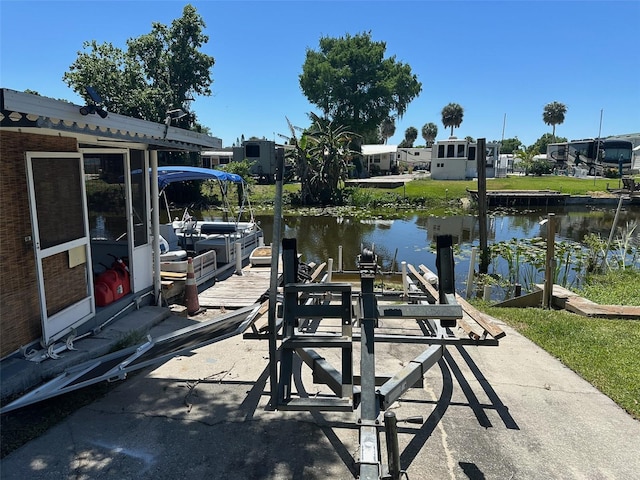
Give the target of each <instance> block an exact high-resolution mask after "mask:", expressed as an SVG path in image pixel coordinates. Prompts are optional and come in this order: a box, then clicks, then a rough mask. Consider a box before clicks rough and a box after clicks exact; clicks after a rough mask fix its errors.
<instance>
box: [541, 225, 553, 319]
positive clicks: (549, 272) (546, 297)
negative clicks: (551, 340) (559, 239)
mask: <svg viewBox="0 0 640 480" xmlns="http://www.w3.org/2000/svg"><path fill="white" fill-rule="evenodd" d="M555 223H556V222H555V214H554V213H549V214H547V255H546V264H545V267H544V288H543V290H542V306H543V307H544V308H550V307H551V297H552V296H553V256H554V249H555V237H556V228H555Z"/></svg>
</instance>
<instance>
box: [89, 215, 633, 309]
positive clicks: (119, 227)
mask: <svg viewBox="0 0 640 480" xmlns="http://www.w3.org/2000/svg"><path fill="white" fill-rule="evenodd" d="M615 210H616V208H615V205H614V206H611V207H607V208H592V209H585V208H582V209H579V208H576V207H572V208H566V207H565V208H558V209H539V210H535V209H534V210H513V209H511V210H509V211H508V212H497V211H493V212H490V214H489V218H488V243H489V245H490V246H491V245H495V244H497V243H499V242H509V241H511V240H512V239H525V240H531V239H535V238H536V237H540V238H542V239H546V237H547V226H546V224H545V225H541V221H542V220H544V219H545V218H546V217H547V214H548V213H554V214H555V219H556V220H555V225H556V237H555V238H556V244H557V245H558V244H560V243H561V242H583V239H584V237H585V236H586V235H588V234H590V233H592V234H595V235H598V236H600V238H602V239H604V240H605V241H606V240H607V239H608V238H609V233H610V231H611V226H612V224H613V220H614V216H615ZM179 213H180V214H181V213H182V212H179ZM191 213H192V214H194V215H195V216H196V218H202V219H205V220H214V219H215V214H208V212H191ZM256 219H257V220H258V221H259V222H260V225H261V227H262V229H263V230H264V238H265V242H266V243H271V240H272V238H273V216H272V215H258V216H257V217H256ZM633 222H637V223H638V224H640V207H638V206H634V207H631V206H628V207H624V208H623V209H622V211H621V213H620V217H619V219H618V226H619V227H624V226H625V225H627V224H632V223H633ZM283 224H284V232H283V234H284V236H285V237H287V238H296V239H297V246H298V253H300V254H302V261H304V262H306V263H310V262H315V263H316V264H320V263H322V262H324V261H327V259H328V258H333V260H334V266H335V268H338V251H339V249H340V247H342V259H343V269H344V270H356V258H357V256H358V254H359V253H360V252H361V251H362V248H363V247H365V248H368V249H371V248H373V250H374V251H375V253H376V254H377V256H378V265H380V266H381V267H382V269H383V270H387V271H388V270H396V271H397V270H400V265H401V262H403V261H404V262H407V263H410V264H412V265H414V266H415V267H418V266H419V265H421V264H424V265H425V266H426V267H427V268H429V269H430V270H432V271H434V272H435V271H436V257H435V249H434V246H435V237H436V236H437V235H451V236H452V237H453V242H454V245H455V247H454V257H455V274H456V290H457V291H458V292H461V293H462V292H465V291H466V281H467V277H468V273H469V260H470V257H471V249H472V247H474V246H478V245H479V221H478V218H477V217H476V216H473V215H451V216H435V215H430V214H429V213H411V214H406V215H403V216H401V217H399V218H393V219H392V218H377V219H362V218H358V217H350V216H338V217H336V216H328V215H327V216H325V215H321V216H311V215H306V216H301V215H286V216H285V217H284V219H283ZM90 226H91V231H92V237H95V238H103V239H111V240H115V239H117V238H118V237H120V236H122V233H123V232H125V231H126V225H125V223H124V221H123V219H122V218H113V217H104V216H97V217H95V218H91V221H90ZM617 237H618V234H616V236H615V238H617ZM634 241H635V242H636V243H635V244H633V243H632V244H630V245H631V247H632V255H631V256H632V257H633V255H634V254H635V256H636V257H635V260H633V261H635V262H636V263H635V265H636V268H640V259H638V256H640V253H639V251H640V226H638V228H637V229H636V231H635V238H634ZM614 243H615V242H614ZM527 248H530V246H529V247H527ZM583 248H584V249H586V248H587V247H583ZM537 254H538V257H539V256H540V248H538V249H537ZM475 268H476V270H477V263H476V265H475ZM539 268H540V265H538V266H537V267H532V268H528V269H527V268H525V267H524V266H523V267H522V268H521V269H520V270H519V275H520V276H523V275H526V276H527V278H519V279H518V282H519V283H521V284H523V286H524V288H525V290H526V288H527V286H531V285H532V284H533V283H541V282H542V280H543V277H544V276H543V273H542V272H541V271H538V270H539ZM576 270H577V269H576ZM508 271H509V265H508V264H507V262H506V261H505V260H504V259H503V258H500V257H497V259H496V260H494V261H492V263H491V264H490V267H489V273H490V274H494V276H496V274H497V275H499V276H502V277H507V276H508V275H507V273H508ZM568 275H569V276H570V278H569V279H568V283H567V284H566V285H567V286H568V287H571V286H574V285H575V284H577V283H579V281H580V273H579V271H578V276H577V278H576V271H575V270H573V269H568ZM559 283H562V282H559ZM507 290H508V289H505V288H495V289H494V293H493V295H492V296H493V298H494V299H501V296H502V297H504V296H505V295H506V294H507V293H508V291H507Z"/></svg>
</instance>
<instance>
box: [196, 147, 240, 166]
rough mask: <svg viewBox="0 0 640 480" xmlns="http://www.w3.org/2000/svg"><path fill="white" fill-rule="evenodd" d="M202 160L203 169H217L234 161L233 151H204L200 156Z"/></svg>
mask: <svg viewBox="0 0 640 480" xmlns="http://www.w3.org/2000/svg"><path fill="white" fill-rule="evenodd" d="M200 160H201V166H202V167H203V168H213V169H216V168H218V167H219V166H221V165H227V164H228V163H230V162H232V161H233V150H231V149H230V148H229V149H222V150H208V151H204V152H202V153H201V154H200Z"/></svg>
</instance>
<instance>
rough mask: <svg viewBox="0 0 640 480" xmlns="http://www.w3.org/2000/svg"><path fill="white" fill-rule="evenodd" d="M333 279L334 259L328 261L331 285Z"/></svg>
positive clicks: (328, 279)
mask: <svg viewBox="0 0 640 480" xmlns="http://www.w3.org/2000/svg"><path fill="white" fill-rule="evenodd" d="M332 277H333V258H329V259H328V260H327V283H331V281H332Z"/></svg>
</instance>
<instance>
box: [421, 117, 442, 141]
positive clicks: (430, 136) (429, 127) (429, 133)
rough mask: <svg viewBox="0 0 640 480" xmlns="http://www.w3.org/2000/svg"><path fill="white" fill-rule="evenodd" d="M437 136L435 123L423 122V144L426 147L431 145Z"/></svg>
mask: <svg viewBox="0 0 640 480" xmlns="http://www.w3.org/2000/svg"><path fill="white" fill-rule="evenodd" d="M437 136H438V126H437V125H436V124H435V123H433V122H429V123H425V124H424V125H423V126H422V138H424V141H425V145H426V146H427V147H431V146H432V145H433V142H434V141H435V140H436V137H437Z"/></svg>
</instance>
